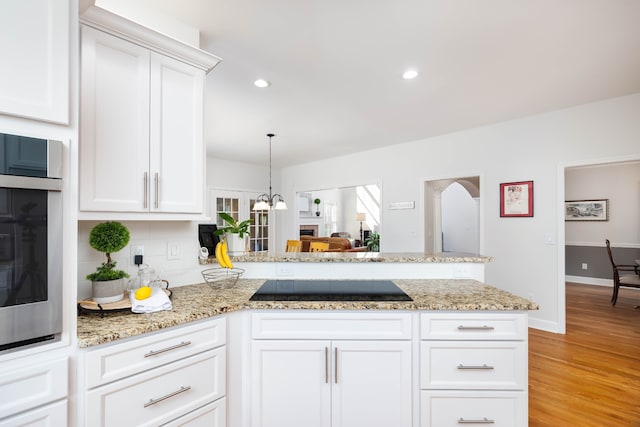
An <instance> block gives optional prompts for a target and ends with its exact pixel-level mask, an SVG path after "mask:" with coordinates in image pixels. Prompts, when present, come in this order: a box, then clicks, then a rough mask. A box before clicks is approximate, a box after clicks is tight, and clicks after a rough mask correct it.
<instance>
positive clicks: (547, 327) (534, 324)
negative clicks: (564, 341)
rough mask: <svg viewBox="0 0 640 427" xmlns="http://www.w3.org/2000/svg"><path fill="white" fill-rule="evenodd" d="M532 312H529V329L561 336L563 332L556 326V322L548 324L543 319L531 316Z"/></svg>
mask: <svg viewBox="0 0 640 427" xmlns="http://www.w3.org/2000/svg"><path fill="white" fill-rule="evenodd" d="M531 313H532V312H529V327H530V328H533V329H539V330H541V331H546V332H553V333H556V334H562V333H563V332H562V331H561V329H560V326H559V325H558V322H550V321H548V320H544V319H538V318H536V317H532V316H531Z"/></svg>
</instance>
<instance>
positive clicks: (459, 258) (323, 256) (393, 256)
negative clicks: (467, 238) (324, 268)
mask: <svg viewBox="0 0 640 427" xmlns="http://www.w3.org/2000/svg"><path fill="white" fill-rule="evenodd" d="M231 259H232V261H233V262H238V263H243V262H304V263H308V262H309V263H325V262H346V263H369V262H382V263H385V262H386V263H460V262H462V263H487V262H491V261H493V257H490V256H485V255H479V254H469V253H454V252H450V253H449V252H447V253H419V252H416V253H412V252H406V253H402V252H398V253H394V252H314V253H312V252H285V253H276V254H268V253H263V252H254V253H248V254H245V255H236V256H231ZM206 263H209V264H217V262H216V259H215V258H214V257H210V258H209V259H208V260H207V261H206Z"/></svg>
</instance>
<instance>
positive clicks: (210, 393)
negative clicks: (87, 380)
mask: <svg viewBox="0 0 640 427" xmlns="http://www.w3.org/2000/svg"><path fill="white" fill-rule="evenodd" d="M225 366H226V358H225V348H224V347H222V348H218V349H215V350H210V351H207V352H204V353H200V354H197V355H195V356H192V357H188V358H185V359H182V360H180V361H177V362H174V363H171V364H169V365H165V366H163V367H161V368H157V369H154V370H152V371H149V372H145V373H143V374H140V375H135V376H133V377H130V378H127V379H124V380H121V381H117V382H115V383H111V384H107V385H105V386H102V387H98V388H95V389H93V390H91V391H89V392H88V393H87V406H86V414H85V417H86V418H85V419H86V425H90V426H125V425H130V426H157V425H159V424H162V423H163V422H168V421H171V420H175V419H177V418H178V417H180V416H182V415H184V414H185V413H187V412H189V411H192V410H194V409H196V408H199V407H201V406H204V405H206V404H207V403H210V402H213V401H214V400H216V399H219V398H221V397H222V396H223V395H224V394H225V387H226V382H225Z"/></svg>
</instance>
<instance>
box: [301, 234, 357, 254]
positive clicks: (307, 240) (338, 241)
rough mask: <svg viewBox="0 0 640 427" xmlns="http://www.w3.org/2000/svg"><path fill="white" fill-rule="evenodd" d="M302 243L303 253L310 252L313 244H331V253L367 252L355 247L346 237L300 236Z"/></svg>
mask: <svg viewBox="0 0 640 427" xmlns="http://www.w3.org/2000/svg"><path fill="white" fill-rule="evenodd" d="M300 240H301V241H302V252H309V245H310V244H311V242H325V243H329V252H365V251H366V250H367V248H366V247H359V248H356V247H353V245H352V240H351V239H347V238H346V237H312V236H300Z"/></svg>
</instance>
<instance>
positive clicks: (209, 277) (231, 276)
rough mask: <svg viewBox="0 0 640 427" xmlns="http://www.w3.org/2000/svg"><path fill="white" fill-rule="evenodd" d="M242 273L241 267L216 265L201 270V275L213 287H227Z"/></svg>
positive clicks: (234, 282)
mask: <svg viewBox="0 0 640 427" xmlns="http://www.w3.org/2000/svg"><path fill="white" fill-rule="evenodd" d="M242 273H244V270H243V269H242V268H222V267H216V268H208V269H206V270H202V277H203V278H204V281H205V282H207V283H208V284H209V285H210V286H211V287H213V288H216V289H227V288H231V287H232V286H233V285H235V284H236V282H237V281H238V279H239V278H240V276H242Z"/></svg>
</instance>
